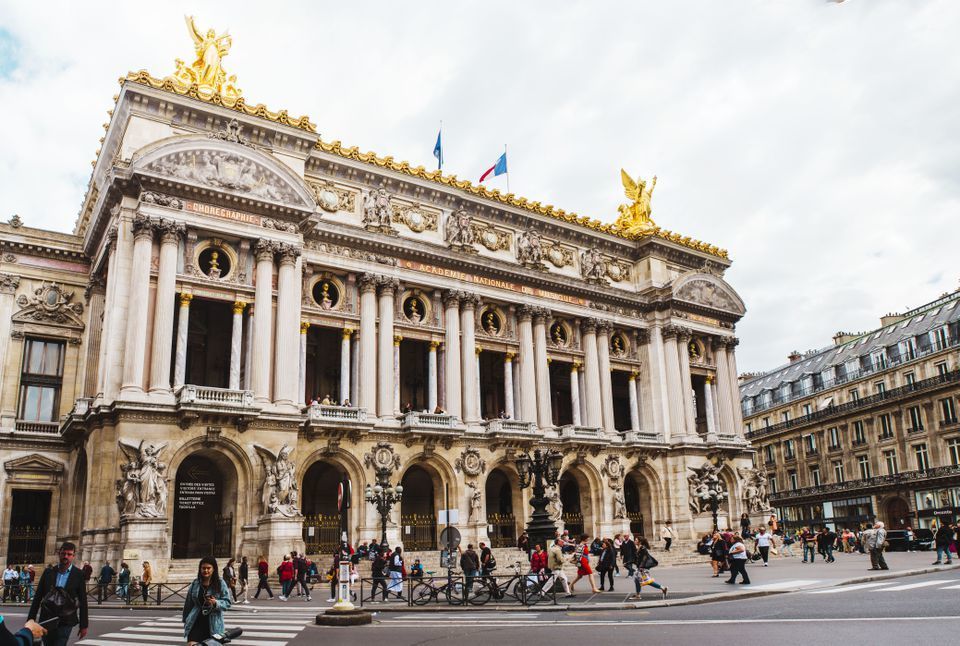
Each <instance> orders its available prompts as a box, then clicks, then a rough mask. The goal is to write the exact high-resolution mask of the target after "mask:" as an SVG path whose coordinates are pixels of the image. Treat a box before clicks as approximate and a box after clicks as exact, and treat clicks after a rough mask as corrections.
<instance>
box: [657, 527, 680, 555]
mask: <svg viewBox="0 0 960 646" xmlns="http://www.w3.org/2000/svg"><path fill="white" fill-rule="evenodd" d="M675 536H676V535H675V534H674V532H673V523H672V522H671V521H669V520H668V521H666V522H665V523H664V524H663V527H662V528H661V529H660V538H662V539H663V542H664V543H665V545H664V547H663V551H665V552H669V551H670V543H672V542H673V539H674V537H675Z"/></svg>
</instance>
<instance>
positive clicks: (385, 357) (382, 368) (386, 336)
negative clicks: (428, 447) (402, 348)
mask: <svg viewBox="0 0 960 646" xmlns="http://www.w3.org/2000/svg"><path fill="white" fill-rule="evenodd" d="M399 286H400V281H398V280H397V279H396V278H384V279H382V280H381V281H380V282H379V285H378V290H377V293H378V303H379V310H380V329H379V332H378V342H377V357H378V361H377V377H378V379H377V384H378V388H377V414H378V415H380V417H389V416H390V415H393V414H394V413H395V412H396V400H395V390H394V382H395V380H396V377H395V376H394V372H393V343H394V339H393V297H394V295H395V294H396V292H397V288H398V287H399Z"/></svg>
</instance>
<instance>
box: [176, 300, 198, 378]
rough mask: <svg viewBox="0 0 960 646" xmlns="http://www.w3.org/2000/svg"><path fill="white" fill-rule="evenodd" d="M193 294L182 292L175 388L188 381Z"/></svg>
mask: <svg viewBox="0 0 960 646" xmlns="http://www.w3.org/2000/svg"><path fill="white" fill-rule="evenodd" d="M192 300H193V294H190V293H187V292H181V294H180V315H179V316H178V317H177V356H176V359H175V362H174V365H173V385H174V387H175V388H177V387H180V386H182V385H183V384H184V383H186V378H187V334H188V332H189V331H190V301H192Z"/></svg>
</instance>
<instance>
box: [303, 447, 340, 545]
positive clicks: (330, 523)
mask: <svg viewBox="0 0 960 646" xmlns="http://www.w3.org/2000/svg"><path fill="white" fill-rule="evenodd" d="M344 480H346V475H345V474H344V473H343V472H342V471H341V470H340V469H339V468H337V467H336V466H334V465H333V464H330V463H329V462H323V461H320V462H314V463H313V464H312V465H310V468H309V469H307V473H306V475H304V476H303V488H302V491H303V496H302V502H303V507H302V508H303V515H304V519H303V542H304V543H305V544H306V547H307V554H327V555H329V554H332V553H333V552H334V550H336V549H337V546H338V545H339V544H340V532H341V531H343V530H344V529H345V528H346V527H348V526H349V525H348V524H347V523H346V522H343V521H344V520H346V519H344V518H343V517H342V516H341V513H340V511H339V510H337V486H338V485H339V484H340V483H341V482H343V481H344ZM344 511H345V512H346V510H344Z"/></svg>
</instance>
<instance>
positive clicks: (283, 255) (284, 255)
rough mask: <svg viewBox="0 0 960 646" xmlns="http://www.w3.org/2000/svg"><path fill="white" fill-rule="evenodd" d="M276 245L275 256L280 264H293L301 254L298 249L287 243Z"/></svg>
mask: <svg viewBox="0 0 960 646" xmlns="http://www.w3.org/2000/svg"><path fill="white" fill-rule="evenodd" d="M275 244H276V250H277V256H279V258H280V264H281V265H284V264H290V265H292V264H294V263H296V262H297V258H299V257H300V254H301V253H302V252H301V250H300V247H298V246H297V245H294V244H290V243H288V242H278V243H275Z"/></svg>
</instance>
